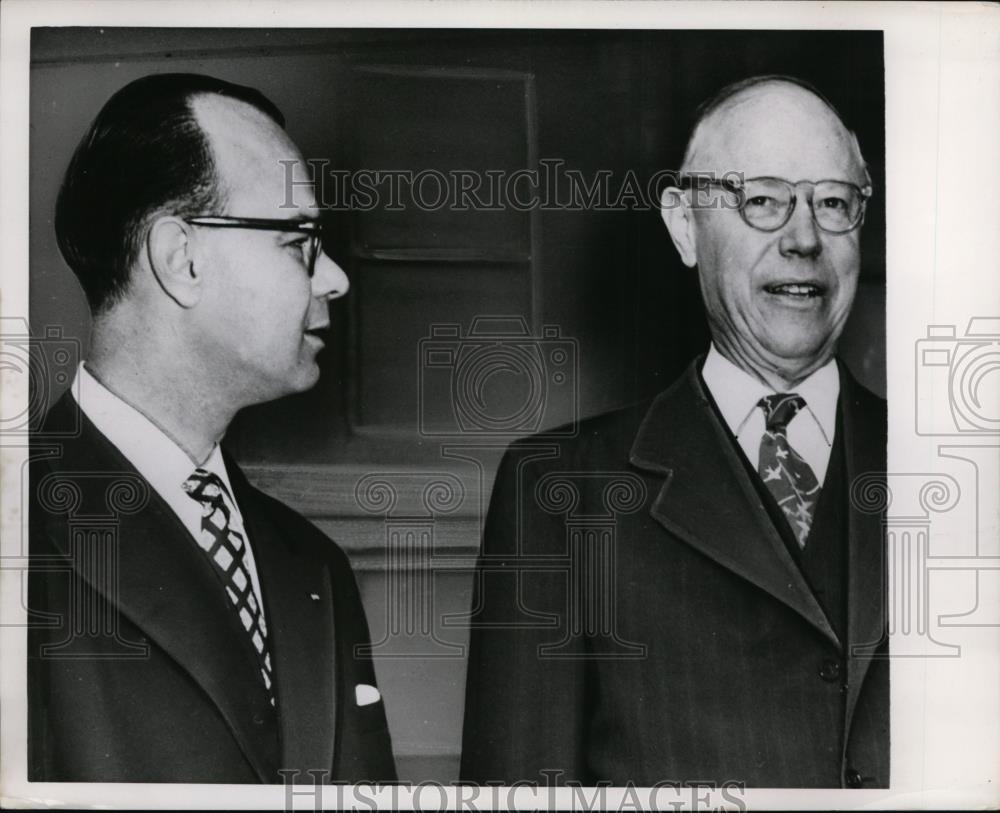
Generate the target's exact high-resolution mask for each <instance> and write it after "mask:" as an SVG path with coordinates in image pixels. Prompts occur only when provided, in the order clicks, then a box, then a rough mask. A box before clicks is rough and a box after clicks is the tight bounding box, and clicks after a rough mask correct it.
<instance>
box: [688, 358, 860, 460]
mask: <svg viewBox="0 0 1000 813" xmlns="http://www.w3.org/2000/svg"><path fill="white" fill-rule="evenodd" d="M701 376H702V378H703V379H704V381H705V386H706V387H708V391H709V392H710V393H712V398H714V399H715V403H716V405H717V406H718V407H719V411H720V412H721V413H722V417H723V418H724V419H725V421H726V424H727V426H729V429H730V431H732V433H733V434H734V435H739V433H740V430H741V428H742V427H743V424H744V423H745V422H746V420H747V419H748V418H749V417H750V416H751V415H752V414H753V411H754V410H755V409H756V408H757V402H758V401H760V399H761V398H763V397H764V396H765V395H771V394H772V393H774V390H773V389H772V388H771V387H769V386H768V385H767V384H765V383H763V382H762V381H758V380H757V379H756V378H754V377H753V376H752V375H750V374H749V373H746V372H744V371H743V370H741V369H740V368H739V367H737V366H736V365H735V364H733V363H732V362H731V361H729V360H728V359H727V358H726V357H725V356H723V355H722V353H720V352H719V351H718V350H717V349H716V347H715V343H714V342H713V343H712V345H711V347H710V348H709V351H708V356H707V357H706V358H705V365H704V367H703V368H702V371H701ZM795 392H796V393H798V394H799V395H801V396H802V398H803V399H805V402H806V410H804V412H808V413H809V414H811V415H812V417H813V419H814V420H815V421H816V423H817V424H819V427H820V429H822V430H823V435H824V436H825V437H826V439H827V443H830V442H832V440H833V433H834V430H835V429H836V424H837V399H838V398H839V397H840V374H839V373H838V372H837V362H836V361H835V360H834V359H832V358H831V359H830V360H829V361H828V362H827V363H826V364H824V365H823V366H822V367H820V368H819V369H818V370H816V371H815V372H814V373H812V375H810V376H809V377H808V378H807V379H806V380H805V381H801V382H799V384H798V385H797V386H796V387H795Z"/></svg>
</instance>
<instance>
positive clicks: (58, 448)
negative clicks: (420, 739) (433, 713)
mask: <svg viewBox="0 0 1000 813" xmlns="http://www.w3.org/2000/svg"><path fill="white" fill-rule="evenodd" d="M77 410H78V408H77V406H76V403H75V401H73V400H72V399H71V397H70V396H69V395H68V394H67V395H66V396H64V397H63V398H62V399H61V400H60V401H59V402H58V403H57V404H56V405H55V406H54V407H53V408H52V410H51V412H50V414H49V415H48V417H47V420H46V423H45V426H44V428H43V430H42V433H41V434H40V435H38V436H37V437H36V438H35V439H34V443H33V448H32V456H33V459H32V462H31V468H30V490H31V501H30V506H29V510H30V519H29V523H30V531H31V566H30V572H29V612H30V614H31V615H30V618H29V621H30V622H31V625H30V627H29V633H28V742H29V779H30V780H34V781H83V782H89V781H95V782H116V781H121V782H224V783H239V782H266V783H280V782H281V781H282V776H281V775H279V773H278V770H279V769H288V770H292V771H294V770H299V771H302V772H304V771H307V770H314V771H322V772H323V773H322V774H320V779H321V781H331V780H341V781H364V780H391V779H394V778H395V766H394V763H393V757H392V751H391V743H390V738H389V732H388V729H387V726H386V718H385V709H384V706H383V704H382V702H381V701H379V702H377V703H375V704H372V705H367V706H360V707H359V706H358V705H357V704H356V702H355V686H356V685H357V684H362V683H364V684H370V685H373V686H374V685H375V673H374V670H373V668H372V664H371V662H370V660H368V659H364V658H360V657H357V656H356V655H355V647H356V646H358V645H359V644H361V645H363V644H367V643H368V641H369V634H368V626H367V622H366V620H365V615H364V610H363V608H362V605H361V601H360V597H359V594H358V589H357V586H356V584H355V581H354V577H353V574H352V572H351V568H350V565H349V563H348V561H347V558H346V556H345V555H344V554H343V552H342V551H341V550H340V549H339V548H338V547H337V546H336V545H335V544H334V543H333V542H331V541H330V540H329V539H328V538H327V537H325V536H324V535H323V534H322V533H320V532H319V531H318V530H317V529H316V528H315V527H313V526H312V525H311V524H310V523H309V522H307V521H306V520H305V519H304V518H302V517H301V516H299V515H298V514H296V513H295V512H294V511H292V510H290V509H289V508H288V507H286V506H284V505H282V504H281V503H279V502H277V501H276V500H274V499H271V498H270V497H268V496H267V495H265V494H263V493H261V492H260V491H258V490H257V489H256V488H254V487H253V486H251V485H250V484H249V483H248V482H247V480H246V478H245V477H244V475H243V473H242V472H241V471H240V469H239V467H238V466H236V465H235V464H234V463H233V461H232V460H230V459H227V461H226V464H227V468H228V470H229V473H230V479H231V482H232V485H233V490H234V492H235V497H236V501H237V504H238V505H239V507H240V510H241V512H242V514H243V519H244V524H245V527H246V529H247V532H248V534H249V537H250V541H251V544H252V545H253V550H254V556H255V559H256V564H257V569H258V571H259V577H260V583H261V590H262V593H263V597H264V605H265V613H266V617H267V619H268V628H269V642H270V652H271V658H272V664H273V667H274V675H275V687H276V692H277V704H278V705H277V709H278V714H277V717H276V718H275V715H274V712H273V710H272V709H271V707H270V704H269V701H268V699H267V697H266V695H265V692H264V688H263V683H262V681H261V679H260V675H259V671H258V666H257V664H256V662H255V660H254V657H253V652H252V649H251V648H250V645H249V643H248V642H247V640H246V638H247V636H246V634H245V633H244V632H243V630H242V628H241V627H240V624H239V621H238V619H236V616H235V613H234V612H233V611H232V609H231V607H230V606H229V600H228V598H227V597H226V596H225V593H224V591H223V590H222V585H221V583H220V582H219V580H218V578H217V576H216V575H215V573H214V572H213V570H212V565H211V563H210V562H209V561H208V559H207V558H206V557H205V555H204V554H203V553H202V551H201V550H200V549H199V548H198V547H197V544H196V543H195V541H194V540H193V539H192V538H191V535H190V534H189V533H188V532H187V530H186V529H185V528H184V526H183V524H182V523H181V522H180V520H179V519H178V518H177V516H176V515H175V514H174V513H173V511H171V510H170V508H169V507H168V506H167V504H166V503H165V502H164V501H163V500H162V499H161V498H160V497H159V496H158V495H157V494H156V492H155V491H153V490H152V489H151V488H149V486H148V484H146V482H145V480H143V478H142V477H141V476H140V475H139V474H138V473H137V472H136V470H135V468H134V467H133V466H132V465H131V464H130V463H129V462H128V461H127V460H126V459H125V458H124V457H123V456H122V455H121V453H120V452H119V451H118V449H117V448H116V447H115V446H114V445H113V444H111V443H110V442H109V441H108V440H107V438H105V437H104V436H103V435H102V434H101V433H100V432H99V431H98V430H97V429H96V428H95V427H94V426H93V424H91V423H90V422H89V421H88V420H87V419H86V418H85V417H84V416H83V415H82V414H81V413H78V411H77ZM77 422H79V427H80V428H79V431H78V432H77V433H76V434H75V436H71V437H68V438H62V439H60V440H59V441H58V442H57V443H54V444H47V443H46V441H45V438H46V436H47V435H48V436H51V437H56V436H58V435H62V434H66V433H68V432H71V431H72V427H74V426H75V425H76V424H77ZM299 781H305V782H312V781H313V778H312V777H311V776H306V775H304V774H301V775H300V776H299Z"/></svg>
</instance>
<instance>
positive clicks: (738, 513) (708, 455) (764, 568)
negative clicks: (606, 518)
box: [629, 358, 840, 647]
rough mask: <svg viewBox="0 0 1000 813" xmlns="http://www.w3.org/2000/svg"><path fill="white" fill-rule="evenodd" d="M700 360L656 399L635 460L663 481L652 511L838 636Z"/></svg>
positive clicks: (699, 547)
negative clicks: (737, 444)
mask: <svg viewBox="0 0 1000 813" xmlns="http://www.w3.org/2000/svg"><path fill="white" fill-rule="evenodd" d="M700 362H701V359H700V358H699V359H697V360H695V362H693V363H692V364H691V366H690V367H689V368H688V370H687V372H686V373H685V374H684V376H682V377H681V378H680V379H679V380H678V381H677V382H676V383H675V384H674V386H672V387H671V388H670V389H669V390H667V391H666V392H664V393H663V394H662V395H660V396H659V397H658V398H657V399H656V400H655V401H654V402H653V404H652V406H651V407H650V409H649V411H648V412H647V413H646V417H645V419H644V420H643V422H642V425H641V426H640V427H639V432H638V434H637V435H636V439H635V442H634V444H633V445H632V451H631V454H630V457H629V459H630V461H631V462H632V464H633V465H635V466H637V467H638V468H640V469H643V470H645V471H650V472H655V473H657V474H659V475H661V476H663V477H664V478H665V479H664V482H663V486H662V488H661V489H660V492H659V495H658V496H657V498H656V500H655V502H654V503H653V506H652V509H651V510H650V513H651V514H652V516H653V517H654V518H655V519H656V520H657V521H658V522H659V523H660V524H661V525H663V527H664V528H666V529H667V530H668V531H669V532H670V533H672V534H674V535H675V536H677V537H678V538H680V539H682V540H684V541H685V542H686V543H688V544H689V545H691V546H692V547H694V548H696V549H697V550H698V551H700V552H701V553H703V554H704V555H706V556H708V557H709V558H711V559H713V560H714V561H715V562H717V563H718V564H719V565H721V566H722V567H725V568H727V569H728V570H730V571H732V572H733V573H735V574H736V575H738V576H740V577H741V578H743V579H746V580H747V581H749V582H751V583H753V584H755V585H756V586H757V587H759V588H760V589H762V590H764V591H766V592H767V593H769V594H771V595H772V596H774V597H775V598H776V599H777V600H778V601H780V602H782V603H783V604H785V605H786V606H788V607H789V608H791V609H792V610H794V611H795V612H797V613H798V614H799V615H800V616H802V617H803V618H804V619H805V620H806V621H808V622H809V623H810V624H812V625H813V626H814V627H815V628H816V629H817V630H818V631H819V632H820V633H822V634H823V635H824V636H825V637H826V638H828V639H829V640H830V641H831V642H832V643H833V644H834V645H836V646H838V647H839V646H840V641H839V640H838V639H837V636H836V634H835V633H834V631H833V629H832V628H831V627H830V624H829V622H828V621H827V619H826V616H825V615H824V613H823V610H822V609H821V608H820V606H819V603H818V602H817V601H816V599H815V597H814V596H813V593H812V591H811V590H810V589H809V586H808V584H807V583H806V581H805V578H804V577H803V575H802V573H801V571H800V570H799V568H798V566H797V565H796V564H795V562H794V561H793V560H792V558H791V556H790V555H789V553H788V551H787V550H786V548H785V545H784V543H783V542H782V540H781V537H780V536H779V535H778V532H777V530H776V529H775V527H774V524H773V523H772V522H771V519H770V517H769V515H768V513H767V509H766V508H765V507H764V505H763V504H762V503H761V500H760V497H759V495H758V494H757V490H756V489H755V487H754V485H753V483H752V482H750V480H749V477H748V475H747V473H746V471H745V468H744V465H743V462H742V461H741V460H740V459H739V458H738V457H736V454H737V450H736V449H734V448H733V445H732V443H731V442H730V440H729V437H728V435H727V434H726V430H725V429H724V427H723V426H722V425H721V424H720V422H719V420H718V419H717V418H716V416H715V413H714V411H713V409H712V406H711V404H710V403H709V401H708V399H707V397H706V395H705V392H704V390H703V388H702V387H703V385H702V383H701V380H700V376H699V374H698V368H699V366H700Z"/></svg>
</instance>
